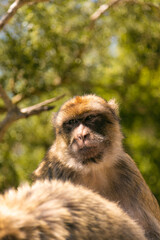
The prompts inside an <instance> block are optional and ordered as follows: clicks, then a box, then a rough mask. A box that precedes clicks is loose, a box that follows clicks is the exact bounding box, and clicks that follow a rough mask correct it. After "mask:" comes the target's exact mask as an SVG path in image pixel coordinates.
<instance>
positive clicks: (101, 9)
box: [90, 0, 160, 27]
mask: <svg viewBox="0 0 160 240" xmlns="http://www.w3.org/2000/svg"><path fill="white" fill-rule="evenodd" d="M127 2H128V3H136V4H138V5H142V6H148V7H153V8H155V9H157V10H158V11H160V6H159V5H158V4H156V3H151V2H142V1H139V0H113V1H111V2H110V3H108V4H102V5H101V6H100V7H99V8H98V9H97V10H96V11H95V12H94V13H93V14H92V15H91V16H90V19H91V27H93V25H94V22H95V21H96V20H97V19H99V18H100V17H101V16H102V15H103V14H104V13H105V12H106V11H107V10H109V9H110V8H112V7H114V6H116V5H118V4H119V3H127Z"/></svg>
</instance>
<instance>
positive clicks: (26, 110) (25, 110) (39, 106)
mask: <svg viewBox="0 0 160 240" xmlns="http://www.w3.org/2000/svg"><path fill="white" fill-rule="evenodd" d="M64 96H65V94H63V95H61V96H58V97H55V98H51V99H48V100H46V101H44V102H41V103H38V104H36V105H33V106H31V107H27V108H23V109H21V112H22V113H24V114H25V113H28V114H32V112H34V111H39V110H40V109H43V107H44V106H46V105H48V104H50V103H53V102H56V101H58V100H59V99H61V98H63V97H64Z"/></svg>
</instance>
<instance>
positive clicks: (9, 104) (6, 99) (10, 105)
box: [0, 84, 14, 110]
mask: <svg viewBox="0 0 160 240" xmlns="http://www.w3.org/2000/svg"><path fill="white" fill-rule="evenodd" d="M0 97H1V98H2V99H3V101H4V104H5V106H6V108H7V109H8V110H10V109H12V108H13V107H14V105H13V103H12V101H11V99H10V98H9V97H8V95H7V93H6V92H5V90H4V89H3V87H2V85H1V84H0Z"/></svg>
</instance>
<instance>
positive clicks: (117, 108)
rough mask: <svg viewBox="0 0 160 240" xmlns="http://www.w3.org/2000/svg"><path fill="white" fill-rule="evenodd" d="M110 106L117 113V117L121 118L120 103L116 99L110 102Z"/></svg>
mask: <svg viewBox="0 0 160 240" xmlns="http://www.w3.org/2000/svg"><path fill="white" fill-rule="evenodd" d="M108 104H109V106H110V107H111V109H112V110H113V111H114V112H115V114H116V115H117V116H119V106H118V103H117V102H116V100H115V99H111V100H109V101H108Z"/></svg>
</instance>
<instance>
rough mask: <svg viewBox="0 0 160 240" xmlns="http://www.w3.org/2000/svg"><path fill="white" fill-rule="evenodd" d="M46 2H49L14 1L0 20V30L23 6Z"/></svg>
mask: <svg viewBox="0 0 160 240" xmlns="http://www.w3.org/2000/svg"><path fill="white" fill-rule="evenodd" d="M48 1H49V0H15V1H14V2H13V3H12V4H11V6H10V7H9V9H8V11H7V13H6V14H5V15H4V16H3V17H2V19H1V20H0V30H1V29H2V28H3V27H4V26H5V25H6V24H7V23H8V21H9V20H10V19H11V18H12V17H13V16H14V15H15V14H16V12H17V11H18V9H19V8H20V7H22V6H23V5H25V4H34V3H39V2H48Z"/></svg>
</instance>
